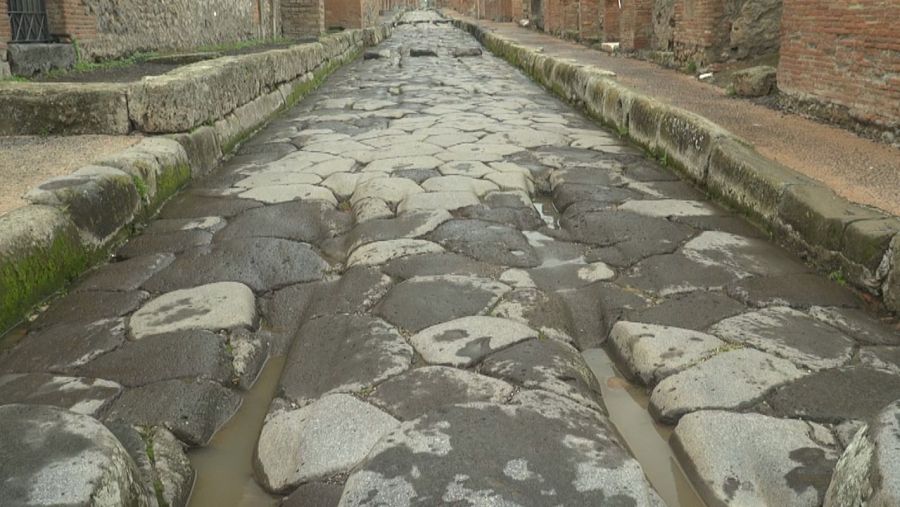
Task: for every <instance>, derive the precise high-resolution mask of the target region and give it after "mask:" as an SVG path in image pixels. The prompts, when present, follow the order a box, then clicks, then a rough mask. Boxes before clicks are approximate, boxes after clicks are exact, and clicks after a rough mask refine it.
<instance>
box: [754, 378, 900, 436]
mask: <svg viewBox="0 0 900 507" xmlns="http://www.w3.org/2000/svg"><path fill="white" fill-rule="evenodd" d="M897 399H900V376H898V375H897V374H896V373H888V372H884V371H880V370H876V369H873V368H870V367H866V366H851V367H845V368H838V369H834V370H825V371H820V372H817V373H814V374H812V375H809V376H808V377H805V378H802V379H800V380H798V381H796V382H791V383H790V384H787V385H785V386H783V387H782V388H780V389H778V390H777V391H775V392H774V393H772V394H771V395H770V396H768V397H767V398H766V401H767V403H768V404H769V405H770V407H771V409H772V411H773V413H775V414H778V415H780V416H782V417H803V418H806V419H811V420H814V421H820V422H828V423H840V422H843V421H845V420H848V419H855V420H867V419H869V418H871V417H874V416H875V414H877V413H878V411H880V410H881V409H882V408H883V407H884V406H885V405H887V404H888V403H891V402H892V401H894V400H897Z"/></svg>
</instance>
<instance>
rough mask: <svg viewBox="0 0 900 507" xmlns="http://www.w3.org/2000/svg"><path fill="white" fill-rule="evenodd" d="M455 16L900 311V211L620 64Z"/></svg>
mask: <svg viewBox="0 0 900 507" xmlns="http://www.w3.org/2000/svg"><path fill="white" fill-rule="evenodd" d="M453 23H454V25H455V26H457V27H459V28H461V29H463V30H465V31H467V32H469V33H471V34H472V35H473V36H474V37H475V38H476V39H478V41H479V42H481V44H482V45H484V46H485V47H486V48H487V49H489V50H490V51H491V52H493V53H494V54H495V55H497V56H500V57H502V58H504V59H505V60H507V61H508V62H509V63H511V64H513V65H515V66H516V67H519V68H520V69H522V70H523V71H525V73H527V74H528V75H529V76H531V77H532V78H533V79H534V80H535V81H537V82H539V83H541V84H542V85H544V86H545V87H546V88H548V89H550V90H552V91H553V92H554V93H556V94H557V95H559V96H560V97H562V98H564V99H566V100H568V101H569V102H572V103H575V104H577V105H578V106H579V107H581V108H582V109H583V110H584V111H585V112H587V113H588V114H589V115H591V116H592V117H594V118H595V119H597V120H599V121H601V122H603V123H605V124H607V125H609V126H611V127H613V128H615V129H616V130H617V131H618V132H619V134H620V135H622V136H623V137H627V138H629V139H630V140H632V141H634V142H635V143H637V144H639V145H640V146H642V147H643V148H645V149H646V150H647V151H649V152H650V153H651V154H652V155H653V156H654V157H656V158H658V159H659V160H660V161H661V162H662V163H664V164H665V165H669V166H672V167H673V168H675V169H676V170H678V171H679V172H681V173H682V174H684V175H685V176H686V177H687V178H688V179H690V180H691V181H692V182H694V183H695V184H696V185H698V186H699V187H701V188H703V189H705V190H706V191H707V192H708V193H709V194H711V195H712V196H714V197H716V198H718V199H719V200H720V201H721V202H724V203H726V204H728V205H729V206H732V207H734V208H736V209H737V210H739V211H740V212H741V213H743V214H744V215H745V216H747V217H748V218H750V219H751V220H753V221H755V222H757V223H758V224H760V225H762V226H763V227H764V228H765V229H767V230H768V231H769V232H770V233H771V234H772V235H773V236H774V237H776V238H778V239H779V240H781V241H782V242H783V243H785V244H787V246H789V247H790V248H792V249H793V250H795V251H797V252H799V253H800V254H801V255H804V256H806V257H807V258H809V259H810V260H812V261H813V262H814V263H815V264H817V265H818V266H819V267H820V268H821V269H824V270H825V271H830V272H833V273H838V272H839V273H840V274H841V276H842V277H843V278H844V279H845V280H846V281H847V282H849V283H851V284H852V285H854V286H855V287H857V288H859V289H862V290H864V291H866V292H868V293H870V294H873V295H876V296H881V297H882V298H883V301H884V303H885V306H886V307H887V308H888V309H890V310H891V311H893V312H900V218H898V217H895V216H892V215H888V214H885V213H883V212H881V211H878V210H874V209H871V208H867V207H864V206H861V205H858V204H854V203H851V202H849V201H847V200H846V199H844V198H842V197H840V196H838V195H837V194H835V193H834V192H833V191H832V190H831V189H829V188H827V187H826V186H824V185H822V184H821V183H819V182H817V181H815V180H812V179H810V178H808V177H806V176H804V175H802V174H800V173H797V172H795V171H793V170H791V169H789V168H787V167H785V166H783V165H781V164H779V163H777V162H774V161H772V160H769V159H767V158H765V157H764V156H762V155H760V154H759V153H758V152H757V151H756V150H754V149H753V147H752V146H751V145H750V144H749V143H747V142H746V141H744V140H742V139H740V138H739V137H737V136H735V135H734V134H732V133H730V132H728V131H727V130H725V129H723V128H722V127H720V126H718V125H716V124H715V123H712V122H710V121H709V120H707V119H705V118H703V117H701V116H698V115H696V114H693V113H691V112H689V111H686V110H684V109H680V108H676V107H672V106H669V105H666V104H663V103H661V102H659V101H657V100H655V99H654V98H653V97H650V96H646V95H643V94H641V93H638V92H636V91H634V90H631V89H629V88H627V87H625V86H623V85H621V84H619V83H617V82H616V81H615V74H613V73H611V72H607V71H603V70H601V69H597V68H596V67H592V66H586V65H581V64H577V63H574V62H572V61H567V60H565V59H560V58H554V57H551V56H548V55H545V54H542V53H539V52H537V51H535V50H533V49H530V48H528V47H525V46H523V45H521V44H517V43H516V42H513V41H512V40H510V39H508V38H506V37H503V36H500V35H497V34H494V33H492V32H490V31H487V30H485V29H484V28H483V27H481V26H479V25H477V24H474V23H471V22H468V21H464V20H460V19H454V20H453Z"/></svg>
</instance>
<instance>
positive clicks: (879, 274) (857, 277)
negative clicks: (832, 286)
mask: <svg viewBox="0 0 900 507" xmlns="http://www.w3.org/2000/svg"><path fill="white" fill-rule="evenodd" d="M898 234H900V218H896V217H890V218H878V219H874V220H862V221H859V222H853V223H852V224H850V225H848V226H847V228H846V229H845V230H844V244H843V248H842V249H841V254H842V255H843V257H844V259H845V261H846V262H847V263H848V264H850V266H848V271H849V274H850V275H851V278H852V279H853V281H854V282H855V283H857V284H858V285H861V286H863V287H866V288H868V289H869V290H870V291H872V292H875V293H877V292H878V291H879V289H880V287H879V285H880V284H881V282H882V281H883V280H882V279H883V277H884V276H885V275H886V274H887V273H886V269H887V264H886V263H888V262H890V261H889V260H888V259H886V258H885V256H886V254H887V253H888V252H889V247H890V244H891V240H892V239H893V238H894V237H895V236H897V235H898ZM883 264H884V268H882V269H879V268H881V267H882V265H883Z"/></svg>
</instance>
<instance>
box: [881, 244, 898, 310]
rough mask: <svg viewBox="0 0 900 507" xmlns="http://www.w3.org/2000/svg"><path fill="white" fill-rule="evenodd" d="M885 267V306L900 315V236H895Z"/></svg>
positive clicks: (883, 286)
mask: <svg viewBox="0 0 900 507" xmlns="http://www.w3.org/2000/svg"><path fill="white" fill-rule="evenodd" d="M883 266H884V267H883V269H884V270H885V271H887V277H886V278H885V280H884V285H882V289H881V290H882V293H883V294H884V304H885V306H887V307H888V308H889V309H890V310H892V311H894V312H896V313H900V234H898V235H897V236H894V239H893V240H892V241H891V245H890V247H889V248H888V251H887V253H886V254H885V264H884V265H883Z"/></svg>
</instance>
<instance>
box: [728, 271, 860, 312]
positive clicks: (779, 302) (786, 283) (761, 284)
mask: <svg viewBox="0 0 900 507" xmlns="http://www.w3.org/2000/svg"><path fill="white" fill-rule="evenodd" d="M728 294H730V295H732V296H733V297H734V298H735V299H738V300H739V301H742V302H744V303H746V304H748V305H751V306H755V307H766V306H789V307H791V308H809V307H811V306H837V307H846V308H857V307H859V306H860V303H861V301H860V299H859V297H857V296H856V295H855V294H853V292H852V291H851V290H850V289H847V288H846V287H841V286H840V285H838V284H837V283H836V282H833V281H831V280H829V279H828V278H825V277H824V276H822V275H820V274H817V273H795V274H786V275H779V276H763V277H753V278H746V279H743V280H740V281H737V282H734V283H733V284H731V285H729V286H728Z"/></svg>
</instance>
